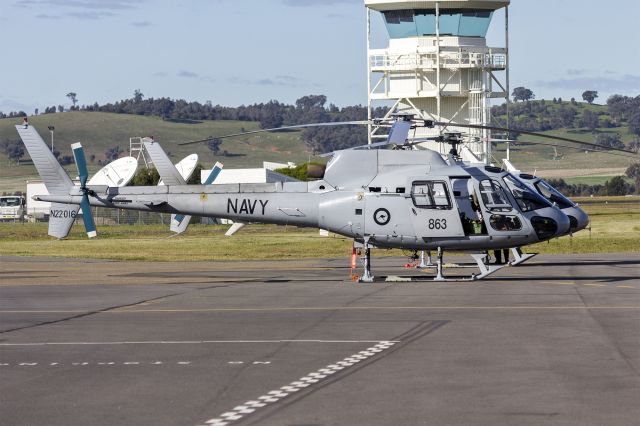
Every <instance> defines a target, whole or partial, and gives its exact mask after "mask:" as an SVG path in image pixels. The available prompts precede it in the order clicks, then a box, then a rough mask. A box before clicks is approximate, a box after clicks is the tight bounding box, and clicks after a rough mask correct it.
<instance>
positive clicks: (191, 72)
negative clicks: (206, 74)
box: [178, 70, 200, 78]
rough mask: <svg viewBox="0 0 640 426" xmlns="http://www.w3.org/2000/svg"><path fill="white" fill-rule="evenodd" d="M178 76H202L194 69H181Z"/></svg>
mask: <svg viewBox="0 0 640 426" xmlns="http://www.w3.org/2000/svg"><path fill="white" fill-rule="evenodd" d="M178 77H183V78H199V77H200V76H199V75H198V74H197V73H195V72H193V71H187V70H180V71H178Z"/></svg>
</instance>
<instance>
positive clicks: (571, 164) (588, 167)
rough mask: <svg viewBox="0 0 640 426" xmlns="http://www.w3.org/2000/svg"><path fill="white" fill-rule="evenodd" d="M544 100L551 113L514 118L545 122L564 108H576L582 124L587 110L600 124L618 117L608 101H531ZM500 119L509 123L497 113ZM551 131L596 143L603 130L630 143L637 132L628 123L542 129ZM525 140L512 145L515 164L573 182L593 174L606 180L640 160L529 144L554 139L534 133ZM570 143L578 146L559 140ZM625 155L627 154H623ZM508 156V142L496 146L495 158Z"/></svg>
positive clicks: (522, 138) (514, 119) (557, 134)
mask: <svg viewBox="0 0 640 426" xmlns="http://www.w3.org/2000/svg"><path fill="white" fill-rule="evenodd" d="M542 102H543V105H544V106H545V108H547V109H548V111H549V112H548V113H547V114H545V115H544V116H543V115H541V114H538V113H535V112H532V113H530V114H522V113H521V114H520V115H515V116H513V118H512V119H513V121H525V120H534V121H537V122H542V121H544V120H549V118H550V117H551V118H554V115H559V112H560V110H561V109H566V108H574V109H575V110H576V112H577V115H576V117H575V123H577V125H580V121H581V120H582V118H583V116H584V113H585V112H586V111H590V112H591V113H594V114H597V115H598V118H599V121H600V124H601V125H603V126H604V125H609V126H612V125H613V123H614V122H615V120H614V119H613V118H612V117H611V116H610V115H609V110H608V108H607V106H606V105H596V104H593V105H589V104H587V103H584V102H577V103H575V104H571V103H569V102H561V103H560V102H559V103H554V102H552V101H532V104H536V103H537V104H540V103H542ZM522 106H523V104H522V103H519V104H518V105H517V106H514V108H516V107H521V108H522ZM497 121H498V122H499V123H503V124H506V116H505V115H502V116H498V117H497ZM542 133H545V134H549V135H554V136H561V137H565V138H570V139H576V140H580V141H584V142H590V143H596V142H597V137H598V135H600V134H612V135H613V134H618V135H619V136H620V139H621V140H622V141H623V142H624V143H625V145H627V146H629V143H630V142H631V141H633V140H634V139H636V136H635V135H633V134H631V133H630V132H629V128H628V127H627V126H621V127H599V128H596V129H595V131H594V132H592V131H591V130H589V129H587V128H585V127H576V128H571V129H567V128H562V129H557V130H550V131H546V132H542ZM519 140H520V141H522V143H518V144H515V145H514V144H512V145H511V159H512V162H513V163H514V165H516V166H517V167H520V168H521V169H522V170H523V171H528V172H534V171H537V172H538V174H540V175H541V176H549V177H568V178H572V181H573V182H574V183H578V182H580V183H588V182H589V181H590V180H591V181H592V180H593V178H592V177H593V176H596V177H598V179H597V180H598V181H604V180H606V178H608V177H610V176H616V175H622V174H624V170H625V169H626V168H627V167H628V166H629V165H630V164H632V163H637V162H640V156H636V157H635V158H634V157H629V156H627V157H623V156H617V155H610V154H606V153H601V152H585V151H579V150H576V149H570V148H562V147H557V148H556V149H555V150H554V148H553V147H551V146H540V145H532V144H526V142H527V141H531V142H544V143H552V142H553V141H552V140H549V139H545V138H538V137H531V136H527V135H521V136H520V138H519ZM559 143H561V144H566V145H569V146H576V147H578V145H572V144H567V143H564V142H559ZM623 155H624V154H623ZM505 157H506V144H499V145H498V146H497V147H496V148H495V149H494V158H495V159H496V160H501V159H502V158H505ZM579 177H587V178H585V179H579Z"/></svg>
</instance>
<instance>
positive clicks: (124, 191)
mask: <svg viewBox="0 0 640 426" xmlns="http://www.w3.org/2000/svg"><path fill="white" fill-rule="evenodd" d="M345 124H349V125H353V124H369V122H368V121H360V122H339V123H319V124H309V125H297V126H285V127H280V128H277V129H264V130H258V131H253V132H245V133H242V134H251V133H259V132H265V131H281V130H288V129H300V128H306V127H315V126H336V125H345ZM377 124H380V121H377ZM388 125H389V126H390V127H391V130H390V132H389V136H388V139H387V141H386V142H382V143H376V144H372V145H366V146H363V147H356V148H353V149H347V150H341V151H336V152H334V153H332V154H331V155H332V158H331V159H330V161H329V162H328V164H327V166H326V170H324V171H323V173H322V172H321V173H318V174H317V175H316V176H315V177H316V178H317V180H312V181H309V182H276V183H264V184H239V183H238V184H217V185H211V183H212V182H213V179H215V177H216V176H217V173H218V172H219V167H217V168H214V170H213V173H212V176H210V177H209V179H208V181H207V182H205V184H203V185H186V184H184V180H180V177H179V174H178V173H177V171H176V170H175V167H174V166H173V164H172V163H171V161H170V160H169V159H168V157H167V155H166V154H165V153H164V151H163V150H162V148H161V147H160V146H159V144H158V143H156V142H146V143H145V148H146V149H147V151H148V152H149V153H150V155H151V156H152V159H153V162H154V163H155V164H156V167H157V168H158V171H159V173H160V175H161V177H162V179H163V181H164V182H165V186H138V187H122V188H118V187H107V186H88V185H87V180H88V170H87V163H86V160H85V156H84V151H83V148H82V146H81V145H80V143H76V144H73V145H72V149H73V155H74V158H75V161H76V165H77V167H78V172H79V176H80V186H79V187H77V186H75V185H74V184H73V182H72V181H71V179H70V178H69V176H68V175H67V173H66V172H65V171H64V169H63V168H62V167H61V166H60V165H59V163H58V161H57V160H56V159H55V158H54V156H53V154H52V153H51V151H50V150H49V148H48V147H47V145H46V144H45V142H44V140H43V139H42V138H41V137H40V135H39V134H38V133H37V131H36V130H35V129H34V128H33V127H32V126H30V125H29V124H28V122H27V121H26V120H25V122H24V123H23V124H22V125H17V126H16V130H17V131H18V133H19V134H20V137H21V138H22V140H23V142H24V144H25V146H26V148H27V150H28V152H29V154H30V156H31V158H32V160H33V162H34V164H35V166H36V168H37V170H38V173H39V174H40V176H41V177H42V179H43V181H44V183H45V185H46V187H47V190H48V192H49V195H36V196H35V197H34V198H35V199H37V200H39V201H45V202H50V203H52V205H51V215H50V220H49V235H51V236H53V237H56V238H65V237H66V236H67V235H68V233H69V231H70V229H71V226H72V225H73V223H74V221H75V219H76V217H77V216H78V211H79V209H80V208H82V212H83V215H82V216H83V222H84V226H85V228H86V231H87V234H88V236H89V237H94V236H96V227H95V223H94V220H93V218H92V213H91V206H97V207H104V208H114V209H124V210H138V211H147V212H156V213H170V214H172V230H174V231H175V232H183V231H184V230H185V229H186V226H185V221H186V224H188V216H190V215H195V216H208V217H216V218H226V219H231V220H233V221H234V222H239V223H249V222H256V223H271V224H279V225H295V226H300V227H314V228H321V229H326V230H329V231H331V232H334V233H336V234H339V235H343V236H345V237H348V238H352V239H353V240H354V247H360V248H361V249H362V250H363V252H364V256H363V266H364V267H363V273H362V275H361V277H360V281H362V282H372V281H373V280H374V276H373V274H372V273H371V249H372V248H400V249H409V250H429V251H431V250H437V253H438V256H437V272H436V276H435V278H433V279H434V280H438V281H454V280H455V281H459V280H478V279H482V278H484V277H487V276H489V275H490V274H492V273H494V272H496V271H497V270H499V269H501V268H502V267H503V266H498V265H488V264H487V262H486V257H487V254H486V252H487V251H488V250H498V249H517V250H518V251H519V250H520V249H519V248H520V247H522V246H526V245H529V244H534V243H538V242H541V241H547V240H550V239H553V238H556V237H560V236H563V235H567V234H569V233H571V232H576V231H577V230H579V229H582V228H584V227H586V226H587V224H588V220H589V219H588V216H587V215H586V213H584V211H582V210H581V209H579V208H578V207H577V206H576V205H575V204H573V203H572V202H570V201H569V200H568V199H566V197H564V196H562V194H560V193H559V192H558V191H556V190H555V189H553V188H552V187H551V186H550V185H548V184H547V183H544V181H541V180H539V179H537V178H529V177H528V176H524V177H523V175H517V174H514V173H510V172H507V171H504V170H502V169H500V168H497V167H493V166H486V165H484V164H469V163H464V162H462V161H461V159H460V157H459V156H458V153H457V145H456V143H452V144H451V145H452V150H451V152H450V154H449V156H448V158H447V159H446V160H445V159H444V158H443V157H442V156H441V155H440V154H439V153H437V152H435V151H432V150H410V149H411V148H412V147H413V145H414V144H415V143H414V142H412V143H409V142H408V141H407V136H408V132H409V129H411V128H415V127H416V126H420V125H423V126H428V127H433V126H442V125H454V124H452V123H441V122H432V121H425V120H415V119H414V118H413V117H412V116H400V117H394V118H393V122H389V123H388ZM455 126H456V127H469V128H485V126H476V125H464V124H455ZM490 129H495V128H491V127H490ZM502 130H507V129H502ZM521 133H527V132H521ZM238 135H239V134H234V135H226V136H222V137H221V138H225V137H233V136H238ZM535 135H536V136H538V134H535ZM542 136H543V137H549V136H547V135H542ZM550 138H553V139H561V140H565V141H572V142H577V143H581V144H586V145H592V144H589V143H584V142H580V141H573V140H567V139H564V138H556V137H550ZM449 139H451V138H449ZM207 140H208V139H207ZM204 141H205V140H203V141H193V142H187V143H183V144H182V145H187V144H191V143H198V142H204ZM445 142H447V141H446V140H445ZM449 142H450V141H449ZM387 145H392V146H394V147H395V148H396V149H392V150H389V149H372V148H381V147H383V146H387ZM619 151H623V152H626V153H631V152H629V151H624V150H619ZM632 154H633V153H632ZM176 229H180V231H176ZM445 250H456V251H464V252H469V253H471V256H472V258H473V259H474V260H475V262H476V264H477V266H478V268H479V273H478V274H474V275H472V276H470V277H445V276H444V275H443V254H444V251H445ZM519 253H520V255H521V256H520V257H519V258H518V257H516V262H517V263H520V262H523V261H524V260H526V259H527V258H528V257H530V256H531V255H522V252H521V251H519Z"/></svg>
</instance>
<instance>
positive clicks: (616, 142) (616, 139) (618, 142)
mask: <svg viewBox="0 0 640 426" xmlns="http://www.w3.org/2000/svg"><path fill="white" fill-rule="evenodd" d="M596 143H597V144H598V146H601V147H602V148H603V149H608V148H616V149H624V148H625V146H624V143H623V142H622V139H621V138H620V135H619V134H617V133H613V134H612V133H600V134H599V135H598V137H597V138H596Z"/></svg>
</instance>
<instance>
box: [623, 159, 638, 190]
mask: <svg viewBox="0 0 640 426" xmlns="http://www.w3.org/2000/svg"><path fill="white" fill-rule="evenodd" d="M624 174H625V175H627V176H628V177H630V178H632V179H634V180H635V181H636V192H637V193H640V163H633V164H632V165H630V166H629V167H628V168H627V171H626V172H625V173H624Z"/></svg>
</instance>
